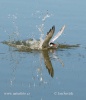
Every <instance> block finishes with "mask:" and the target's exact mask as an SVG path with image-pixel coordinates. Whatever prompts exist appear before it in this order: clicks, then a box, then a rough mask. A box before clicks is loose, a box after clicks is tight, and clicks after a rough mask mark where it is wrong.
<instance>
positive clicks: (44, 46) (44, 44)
mask: <svg viewBox="0 0 86 100" xmlns="http://www.w3.org/2000/svg"><path fill="white" fill-rule="evenodd" d="M54 32H55V26H53V27H52V29H50V30H49V32H48V33H47V36H46V38H45V40H44V42H43V44H42V48H47V47H48V44H49V41H50V39H51V38H52V36H53V34H54Z"/></svg>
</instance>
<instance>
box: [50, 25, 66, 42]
mask: <svg viewBox="0 0 86 100" xmlns="http://www.w3.org/2000/svg"><path fill="white" fill-rule="evenodd" d="M64 29H65V25H64V26H63V27H62V28H61V30H60V31H59V32H58V33H57V34H56V35H55V36H54V37H53V38H52V39H51V41H50V42H54V41H55V40H56V39H57V38H58V37H59V36H60V35H61V34H62V33H63V31H64Z"/></svg>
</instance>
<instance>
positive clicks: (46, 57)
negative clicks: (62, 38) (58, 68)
mask: <svg viewBox="0 0 86 100" xmlns="http://www.w3.org/2000/svg"><path fill="white" fill-rule="evenodd" d="M42 54H43V57H44V63H45V65H46V68H47V69H48V72H49V74H50V75H51V77H53V76H54V70H53V66H52V63H51V60H50V57H49V54H48V50H45V51H42Z"/></svg>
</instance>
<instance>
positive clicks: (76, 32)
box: [0, 0, 86, 100]
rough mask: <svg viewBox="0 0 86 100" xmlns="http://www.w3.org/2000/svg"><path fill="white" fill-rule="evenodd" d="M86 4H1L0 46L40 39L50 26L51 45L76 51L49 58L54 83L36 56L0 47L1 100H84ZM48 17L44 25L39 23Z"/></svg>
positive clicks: (3, 1) (36, 53) (59, 52)
mask: <svg viewBox="0 0 86 100" xmlns="http://www.w3.org/2000/svg"><path fill="white" fill-rule="evenodd" d="M85 4H86V1H85V0H83V1H78V0H72V1H71V0H65V1H63V0H54V1H49V0H47V1H45V0H44V1H36V0H35V1H34V2H33V1H30V0H29V1H28V0H24V1H23V0H22V1H20V0H15V1H13V0H8V1H6V0H1V1H0V12H1V13H0V42H2V41H9V40H26V39H29V38H31V39H32V38H35V39H39V38H40V35H41V33H40V32H39V30H38V27H40V26H41V25H42V24H43V25H44V28H43V33H44V35H46V33H47V32H48V31H49V29H50V28H51V27H52V26H53V25H55V27H56V30H55V33H57V32H58V31H59V30H60V28H61V27H62V26H63V25H64V24H65V25H66V29H65V31H64V33H63V35H62V36H61V37H59V38H58V40H57V41H56V42H59V43H60V44H62V43H63V44H69V45H72V44H73V45H76V44H80V46H79V47H77V48H71V49H67V48H66V49H57V50H55V51H53V52H49V54H48V58H47V59H49V60H50V62H51V64H52V67H51V69H52V70H53V77H51V76H52V75H50V74H49V72H48V71H49V70H48V68H46V65H45V59H46V58H45V57H44V55H43V52H41V51H31V52H19V51H16V50H15V48H13V47H9V46H7V45H4V44H2V43H0V48H1V49H0V100H9V99H12V100H15V99H16V100H19V99H21V100H25V99H26V100H48V99H49V100H53V99H54V100H57V99H60V100H76V99H78V100H81V99H83V100H85V99H86V95H85V94H86V78H85V76H86V67H85V66H86V28H85V27H86V24H85V23H86V13H85V12H86V6H85ZM47 14H48V15H49V17H48V18H46V20H45V21H43V20H42V19H43V17H44V16H45V15H47Z"/></svg>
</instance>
